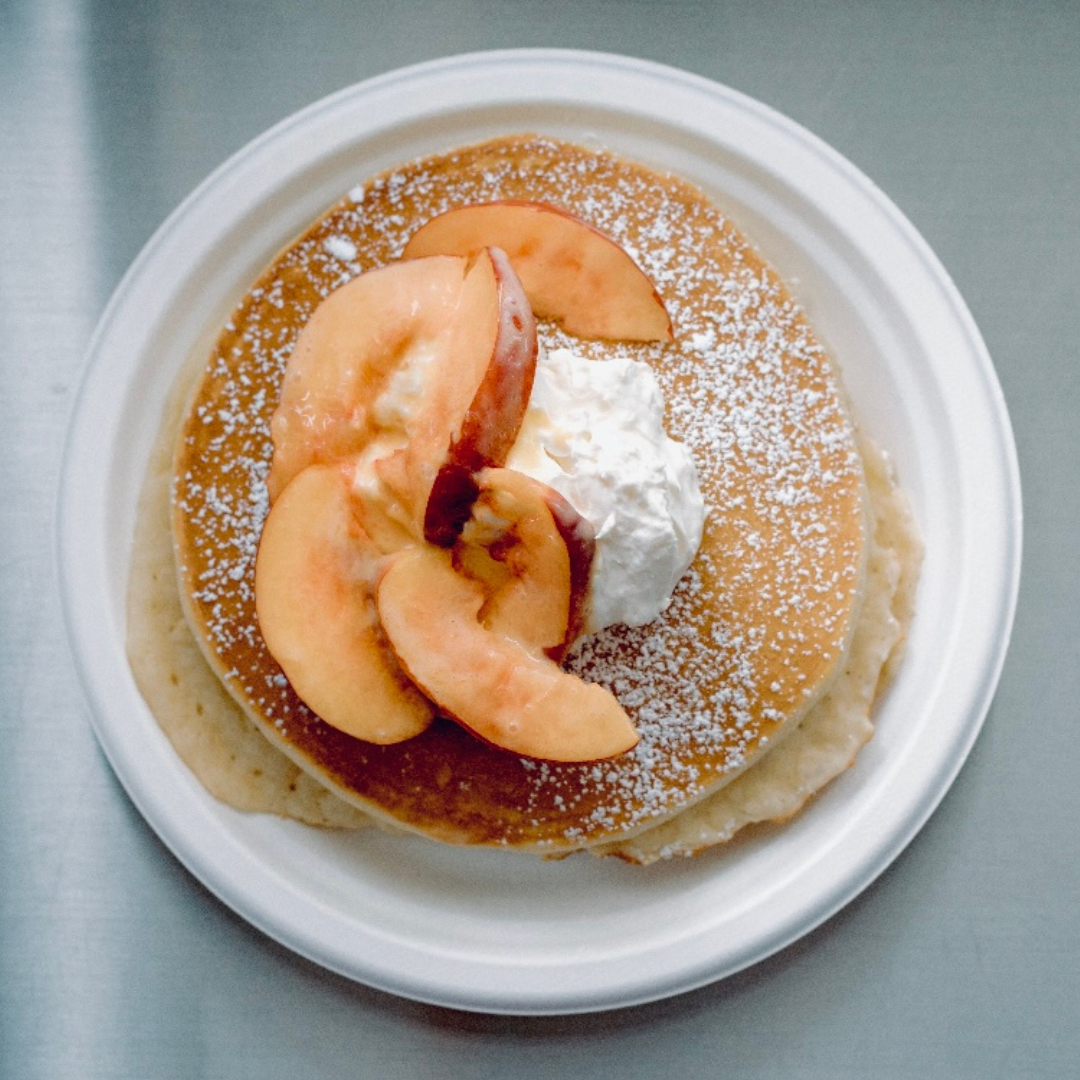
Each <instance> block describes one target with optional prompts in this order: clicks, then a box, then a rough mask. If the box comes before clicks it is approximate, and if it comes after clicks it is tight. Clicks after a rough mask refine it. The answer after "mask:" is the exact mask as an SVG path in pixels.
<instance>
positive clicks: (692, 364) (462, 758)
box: [129, 136, 919, 863]
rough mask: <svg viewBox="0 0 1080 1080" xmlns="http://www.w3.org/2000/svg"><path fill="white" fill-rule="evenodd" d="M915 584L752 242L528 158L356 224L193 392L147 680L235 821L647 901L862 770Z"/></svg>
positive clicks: (425, 182)
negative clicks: (374, 842)
mask: <svg viewBox="0 0 1080 1080" xmlns="http://www.w3.org/2000/svg"><path fill="white" fill-rule="evenodd" d="M196 365H197V366H196ZM918 561H919V542H918V538H917V535H916V532H915V529H914V526H913V523H912V519H911V515H910V511H909V509H908V506H907V503H906V500H905V498H904V496H903V494H902V492H901V491H900V490H899V489H898V488H897V486H896V483H895V480H894V478H893V477H892V475H891V471H890V469H889V466H888V462H887V459H886V458H885V456H884V455H883V454H882V453H881V452H880V451H879V450H877V449H876V448H875V447H874V446H873V445H872V444H871V443H870V441H869V440H868V439H866V438H865V437H863V436H862V434H861V433H860V432H859V431H858V429H857V426H856V424H855V422H854V421H853V419H852V417H851V415H850V411H849V409H848V407H847V403H846V399H845V397H844V391H843V387H842V385H841V382H840V377H839V374H838V372H837V371H836V369H835V368H834V366H833V364H832V362H831V360H830V358H829V356H828V354H827V352H826V351H825V349H824V348H823V346H822V345H821V343H820V342H819V341H818V340H817V339H816V337H815V335H814V332H813V330H812V328H811V327H810V326H809V324H808V322H807V320H806V318H805V315H804V314H803V313H802V311H801V310H800V308H799V307H798V305H797V304H796V303H795V301H794V300H793V298H792V296H791V295H790V294H789V292H788V290H787V288H786V287H785V285H784V284H783V282H782V281H781V280H780V279H779V277H778V276H777V275H776V273H775V272H774V271H773V270H772V269H771V268H770V267H769V266H768V265H767V264H766V263H765V262H764V261H763V260H762V258H761V257H760V256H759V255H758V254H757V253H756V251H755V250H754V248H753V247H752V246H751V244H750V242H749V241H748V240H747V239H746V238H745V237H744V236H743V235H742V234H741V233H740V232H739V231H738V229H737V228H736V227H735V225H734V224H733V223H732V222H730V221H729V220H728V219H726V218H725V217H724V215H723V214H722V212H721V211H720V210H719V209H718V208H717V207H716V206H715V205H714V204H713V203H712V202H711V201H710V200H709V199H708V198H707V197H706V196H705V195H704V194H702V193H701V192H700V191H698V190H697V189H696V188H694V187H692V186H691V185H689V184H687V183H686V182H684V181H682V180H680V179H679V178H677V177H674V176H670V175H666V174H661V173H658V172H655V171H653V170H651V169H648V168H646V167H644V166H642V165H638V164H636V163H632V162H629V161H627V160H625V159H623V158H620V157H618V156H616V155H614V154H611V153H609V152H607V151H600V150H594V149H587V148H584V147H581V146H577V145H574V144H570V143H566V142H561V141H557V140H553V139H549V138H543V137H536V136H509V137H502V138H498V139H493V140H491V141H489V142H486V143H482V144H478V145H475V146H469V147H464V148H460V149H457V150H454V151H451V152H448V153H444V154H439V155H435V156H432V157H428V158H425V159H422V160H418V161H414V162H410V163H406V164H403V165H401V166H400V167H399V168H397V169H395V170H392V171H390V172H388V173H385V174H382V175H380V176H377V177H375V178H373V179H371V180H369V181H368V182H367V183H365V184H363V185H360V186H358V187H357V188H355V189H353V190H352V191H351V192H349V194H348V196H347V197H346V198H345V199H344V200H343V201H342V202H341V203H339V204H338V205H337V206H335V207H333V208H331V209H330V210H329V211H328V212H327V213H326V214H325V215H324V216H323V217H322V218H320V219H319V220H318V221H317V222H316V223H315V224H313V225H312V226H311V227H310V228H309V229H308V230H307V231H306V232H305V233H304V234H303V235H302V236H300V237H299V238H297V239H296V240H294V241H293V242H292V243H290V244H289V245H288V246H287V247H286V248H285V249H284V250H283V251H282V252H281V253H280V254H279V255H278V256H277V257H276V258H275V259H274V261H273V262H272V263H271V265H270V266H269V267H268V268H267V269H266V270H265V272H264V273H263V274H262V276H261V277H260V278H259V280H258V281H257V282H255V283H254V285H253V286H252V287H251V289H250V290H249V291H248V292H247V294H246V295H245V296H244V298H243V299H242V300H241V302H240V303H239V305H238V306H237V308H236V310H235V311H234V313H233V315H232V317H231V319H230V321H229V323H228V324H227V325H226V327H225V328H224V329H223V331H222V333H221V335H220V337H219V340H218V343H217V345H216V348H215V349H214V351H213V354H212V355H211V356H210V358H209V360H208V361H207V359H206V358H197V360H196V361H195V363H194V365H193V367H192V370H191V371H190V372H188V373H187V376H186V378H185V379H184V380H181V382H180V383H179V384H178V387H177V389H176V391H175V393H174V400H173V402H172V405H171V407H170V410H169V415H168V416H167V418H166V422H165V423H164V425H163V429H162V437H161V441H160V444H159V447H158V448H157V452H156V456H155V458H154V460H153V461H152V462H151V467H150V470H149V472H148V476H147V481H146V486H145V490H144V497H143V502H142V505H141V507H140V516H139V524H138V530H137V535H136V539H135V546H134V557H133V567H132V576H131V586H130V590H129V654H130V657H131V661H132V667H133V670H134V672H135V675H136V678H137V680H138V682H139V685H140V688H141V690H142V692H143V694H144V696H145V697H146V699H147V701H148V703H149V704H150V706H151V709H152V710H153V712H154V714H155V716H156V717H157V718H158V720H159V722H160V723H161V725H162V727H163V729H164V730H165V731H166V733H167V734H168V735H169V737H170V739H171V740H172V742H173V744H174V746H176V748H177V750H178V752H179V754H180V756H181V757H182V758H183V759H184V761H186V762H187V763H188V765H189V766H190V767H191V769H192V771H193V772H194V773H195V775H196V776H198V777H199V779H200V780H201V782H202V783H203V784H204V785H205V786H206V787H207V789H208V790H209V791H210V792H211V793H212V794H214V795H215V796H216V797H218V798H220V799H223V800H224V801H226V802H229V803H230V804H232V805H234V806H237V807H239V808H241V809H247V810H262V811H269V812H275V813H281V814H285V815H288V816H292V817H295V818H297V819H299V820H301V821H305V822H308V823H310V824H313V825H326V826H339V827H353V826H356V827H359V826H361V825H365V824H369V823H376V824H383V825H387V826H389V827H392V828H397V829H403V830H406V831H409V832H413V833H419V834H422V835H425V836H428V837H431V838H434V839H437V840H441V841H446V842H449V843H455V844H469V845H485V846H496V847H504V848H509V849H516V850H522V851H535V852H539V853H543V854H547V855H561V854H566V853H569V852H573V851H577V850H588V851H590V852H593V853H595V854H611V855H617V856H620V857H622V858H624V859H627V860H629V861H632V862H640V863H648V862H652V861H654V860H656V859H658V858H661V857H665V856H670V855H674V854H692V853H697V852H699V851H701V850H703V849H705V848H707V847H710V846H712V845H714V844H717V843H720V842H722V841H724V840H726V839H728V838H730V837H731V836H732V835H733V834H734V833H735V832H736V831H738V829H740V828H741V827H743V826H744V825H746V824H750V823H753V822H760V821H769V820H780V819H783V818H786V817H788V816H790V815H791V814H793V813H795V812H796V811H797V810H798V809H799V808H800V807H801V806H802V805H803V804H804V803H805V802H806V801H807V800H808V799H809V798H810V797H811V796H812V795H813V794H815V793H816V792H818V791H819V790H820V789H821V788H822V787H823V786H824V785H826V784H827V783H828V782H829V780H831V779H833V778H834V777H835V776H836V775H837V774H838V773H840V772H841V771H843V769H844V768H846V767H847V766H848V765H849V764H850V763H851V762H852V761H853V760H854V758H855V755H856V754H857V752H858V749H859V747H860V746H861V745H862V744H863V743H864V742H865V741H866V740H867V739H868V738H869V737H870V734H871V733H872V720H871V714H872V709H873V705H874V701H875V699H876V698H877V697H878V695H879V694H880V693H881V691H882V689H883V688H884V686H885V685H886V684H887V682H888V679H889V677H890V674H891V672H892V670H893V668H894V666H895V664H896V663H897V661H898V657H899V654H900V649H901V645H902V641H903V637H904V633H905V628H906V625H907V622H908V620H909V619H910V617H911V610H912V596H913V592H914V583H915V579H916V576H917V568H918Z"/></svg>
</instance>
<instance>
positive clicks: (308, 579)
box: [255, 465, 434, 743]
mask: <svg viewBox="0 0 1080 1080" xmlns="http://www.w3.org/2000/svg"><path fill="white" fill-rule="evenodd" d="M380 557H381V552H380V551H379V549H378V548H377V547H376V546H375V545H374V544H373V543H372V541H371V540H370V539H369V538H368V536H367V534H366V533H365V532H364V530H363V528H362V527H361V526H360V524H359V522H358V521H357V518H356V515H355V514H354V509H353V499H352V496H351V495H350V474H349V470H348V469H347V468H345V467H343V466H341V465H311V466H309V467H308V468H306V469H304V470H303V471H302V472H300V473H298V474H297V476H296V477H295V478H294V479H293V480H292V482H291V483H290V484H289V485H288V486H287V487H286V488H285V490H284V491H283V492H282V493H281V494H280V496H279V497H278V499H277V501H276V502H275V503H274V505H273V508H272V509H271V511H270V514H269V515H268V517H267V519H266V523H265V525H264V527H263V532H262V538H261V539H260V541H259V551H258V555H257V557H256V562H255V610H256V614H257V616H258V620H259V628H260V630H261V631H262V636H263V639H264V641H265V642H266V647H267V648H268V649H269V650H270V654H271V656H273V657H274V659H275V660H276V661H277V662H278V664H280V665H281V669H282V671H283V672H284V673H285V675H286V677H287V678H288V680H289V682H290V683H292V685H293V688H294V689H295V690H296V692H297V694H298V695H299V696H300V698H301V700H302V701H303V702H304V703H305V704H306V705H307V706H308V707H309V708H310V709H311V710H312V711H313V712H315V713H316V714H317V715H318V716H319V717H321V718H322V719H323V720H325V721H326V723H328V724H330V725H332V726H333V727H336V728H339V729H340V730H341V731H344V732H346V733H347V734H349V735H354V736H355V737H356V738H359V739H365V740H367V741H368V742H373V743H394V742H400V741H402V740H403V739H409V738H412V736H414V735H418V734H419V733H420V732H421V731H423V730H424V729H425V728H426V727H427V726H428V725H429V724H430V723H431V721H432V719H433V717H434V711H433V709H432V706H431V703H430V702H429V701H427V700H425V699H424V697H423V695H422V694H421V693H420V692H419V691H418V690H417V689H416V687H415V686H413V685H412V683H410V682H409V680H408V678H407V677H406V676H405V674H404V672H402V670H401V668H400V666H399V665H398V663H397V661H396V659H395V657H394V654H393V652H392V651H391V650H390V649H389V647H388V645H387V643H386V640H385V638H384V637H383V635H382V631H381V629H380V627H379V621H378V615H377V612H376V608H375V602H374V596H373V591H372V583H373V581H374V578H375V576H376V573H377V570H378V567H379V559H380Z"/></svg>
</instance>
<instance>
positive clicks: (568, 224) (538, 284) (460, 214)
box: [405, 200, 672, 341]
mask: <svg viewBox="0 0 1080 1080" xmlns="http://www.w3.org/2000/svg"><path fill="white" fill-rule="evenodd" d="M485 247H499V248H502V249H503V250H504V251H505V252H506V254H507V255H508V256H509V257H510V261H511V263H513V265H514V269H515V270H516V271H517V273H518V276H519V277H520V278H521V282H522V284H523V285H524V287H525V293H526V295H527V296H528V297H529V301H530V303H531V304H532V307H533V311H535V312H536V314H537V315H539V316H540V317H541V318H551V319H556V320H558V321H559V322H561V323H562V325H563V327H564V329H565V330H566V331H567V332H568V333H571V334H575V335H577V336H578V337H584V338H606V339H609V340H625V341H670V340H671V337H672V330H671V319H670V318H669V316H668V313H667V309H666V308H665V307H664V302H663V300H661V299H660V295H659V294H658V293H657V291H656V288H655V286H654V285H653V283H652V281H651V280H650V279H649V277H648V275H647V274H646V273H645V272H644V271H643V270H642V269H641V267H640V266H638V264H637V263H636V262H635V261H634V259H633V258H632V257H631V256H630V254H629V253H628V252H627V251H626V250H625V249H624V248H623V247H621V246H620V245H619V244H617V243H616V242H615V241H614V240H612V239H610V238H609V237H608V236H606V235H604V233H602V232H600V231H599V230H598V229H595V228H593V226H591V225H589V224H588V223H587V222H585V221H582V220H581V219H580V218H578V217H576V216H574V215H573V214H571V213H568V212H567V211H565V210H561V209H559V208H558V207H555V206H549V205H547V204H545V203H535V202H518V201H514V200H506V201H499V202H491V203H478V204H471V205H468V206H460V207H455V208H454V209H452V210H447V211H446V212H445V213H442V214H439V215H438V216H437V217H434V218H432V219H431V220H430V221H428V222H426V223H425V224H424V225H421V226H420V228H419V229H418V230H417V231H416V232H415V233H413V235H412V237H411V238H410V239H409V242H408V243H407V244H406V246H405V258H407V259H411V258H419V257H422V256H429V255H470V254H474V253H476V252H478V251H481V250H483V249H484V248H485Z"/></svg>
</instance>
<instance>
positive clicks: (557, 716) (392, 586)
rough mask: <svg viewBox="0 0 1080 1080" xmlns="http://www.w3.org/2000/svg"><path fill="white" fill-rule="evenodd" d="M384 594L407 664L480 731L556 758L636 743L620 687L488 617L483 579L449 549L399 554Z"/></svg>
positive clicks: (508, 746)
mask: <svg viewBox="0 0 1080 1080" xmlns="http://www.w3.org/2000/svg"><path fill="white" fill-rule="evenodd" d="M375 595H376V602H377V604H378V609H379V618H380V619H381V621H382V625H383V629H384V630H385V632H386V636H387V637H388V638H389V640H390V644H391V646H392V648H393V650H394V652H395V653H396V655H397V657H398V660H399V661H400V663H401V665H402V667H403V668H404V669H405V670H406V671H407V672H408V674H409V676H410V678H412V680H413V681H414V682H415V683H416V684H417V686H419V687H420V689H421V690H423V691H424V693H425V694H427V695H428V697H430V698H431V699H432V700H433V701H434V702H435V703H436V705H438V706H439V708H440V710H441V711H443V712H445V713H446V714H447V715H448V716H449V717H451V718H452V719H454V720H456V721H457V722H458V723H460V724H461V725H462V726H464V727H466V728H468V729H469V730H470V731H472V732H473V734H475V735H477V736H478V737H479V738H481V739H483V740H485V741H486V742H489V743H491V744H493V745H494V746H498V747H501V748H502V749H504V750H508V751H511V752H512V753H515V754H521V755H523V756H525V757H534V758H540V759H544V760H548V761H595V760H600V759H603V758H610V757H616V756H617V755H619V754H622V753H625V752H626V751H627V750H629V749H631V748H632V747H633V746H634V745H636V743H637V741H638V736H637V732H636V731H635V730H634V727H633V725H632V724H631V723H630V719H629V717H628V716H627V715H626V713H625V711H624V710H623V708H622V706H621V705H620V704H619V703H618V701H617V700H616V699H615V697H614V696H613V695H612V694H611V693H609V692H608V691H607V690H605V689H604V688H603V687H601V686H598V685H596V684H594V683H587V682H585V681H584V680H582V679H579V678H578V677H577V676H576V675H572V674H570V673H569V672H566V671H563V670H562V668H560V667H559V665H558V664H556V663H555V662H554V661H552V660H549V659H548V658H547V657H545V656H542V655H540V656H538V655H536V654H535V653H533V652H530V651H529V650H528V649H526V648H525V647H524V646H523V645H521V644H519V643H518V642H516V641H513V640H512V639H511V638H508V637H506V636H505V635H503V634H498V633H493V632H492V631H491V630H488V629H485V628H484V627H483V626H482V625H481V624H480V621H479V616H480V610H481V608H482V607H483V604H484V588H483V585H482V584H481V583H480V582H478V581H474V580H471V579H470V578H467V577H465V576H464V575H462V574H459V573H457V572H456V571H455V569H454V566H453V561H452V557H451V555H450V553H449V552H448V551H445V550H443V549H440V548H437V547H434V546H432V545H423V546H418V547H410V548H406V549H404V550H402V551H400V552H398V553H397V554H395V555H392V556H390V557H389V558H388V560H387V562H386V564H385V570H384V571H383V574H382V576H381V577H380V579H379V581H378V583H377V585H376V593H375Z"/></svg>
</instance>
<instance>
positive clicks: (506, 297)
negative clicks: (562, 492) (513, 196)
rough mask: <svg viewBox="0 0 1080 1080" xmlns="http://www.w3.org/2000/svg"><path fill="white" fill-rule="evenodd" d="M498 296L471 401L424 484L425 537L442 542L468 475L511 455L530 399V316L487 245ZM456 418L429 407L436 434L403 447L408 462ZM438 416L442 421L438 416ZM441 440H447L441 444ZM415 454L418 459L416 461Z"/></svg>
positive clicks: (449, 540)
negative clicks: (489, 341)
mask: <svg viewBox="0 0 1080 1080" xmlns="http://www.w3.org/2000/svg"><path fill="white" fill-rule="evenodd" d="M486 255H487V259H486V260H485V261H487V262H488V263H489V264H490V268H491V271H492V273H493V274H494V277H495V284H496V289H497V294H498V301H497V303H498V329H497V332H496V334H495V342H494V345H493V347H492V350H491V356H490V359H489V362H488V364H487V367H486V368H485V370H484V373H483V376H482V378H481V379H480V382H479V385H478V386H477V387H476V391H475V393H474V394H473V397H472V400H471V401H470V402H469V404H468V407H467V408H466V409H465V411H464V415H462V416H461V417H460V421H459V422H458V423H457V426H456V428H453V429H451V431H450V432H449V433H448V434H449V448H448V449H446V450H445V454H444V456H443V458H442V460H441V464H440V466H439V469H438V472H437V473H436V474H435V477H434V479H433V480H432V482H431V485H430V487H429V488H428V489H427V501H426V504H425V507H424V538H425V539H426V540H428V541H429V542H430V543H433V544H438V545H440V546H442V547H448V546H450V545H451V544H453V542H454V541H455V540H456V539H457V536H458V534H459V533H460V532H461V528H462V526H463V525H464V523H465V520H466V519H467V518H468V516H469V509H470V507H471V505H472V501H473V499H474V498H475V496H476V485H475V483H474V481H473V479H472V478H473V474H474V473H476V472H477V471H478V470H480V469H483V468H485V467H487V466H492V465H501V464H502V463H503V462H504V461H505V460H506V458H507V456H508V455H509V453H510V450H511V448H512V447H513V445H514V441H515V440H516V439H517V435H518V431H519V430H520V428H521V421H522V419H523V417H524V416H525V410H526V409H527V408H528V405H529V395H530V394H531V393H532V385H533V377H534V375H535V374H536V360H537V354H538V352H539V342H538V340H537V336H536V320H535V319H534V318H533V313H532V308H531V307H530V306H529V301H528V299H527V298H526V296H525V291H524V289H523V288H522V287H521V282H520V281H519V280H518V276H517V274H516V273H515V272H514V269H513V267H512V266H511V264H510V260H509V259H508V258H507V257H506V255H505V254H504V253H503V252H502V251H500V250H499V249H498V248H489V249H487V251H486ZM451 419H455V420H456V419H457V417H456V415H453V414H452V413H451V409H450V408H449V407H446V406H444V407H442V408H439V407H433V408H432V410H431V420H432V424H433V426H434V429H435V431H436V432H438V434H437V435H436V436H435V437H434V439H433V440H432V441H431V442H430V443H429V447H430V449H427V448H424V447H421V448H420V449H419V451H416V449H415V447H414V448H413V449H412V450H410V451H408V452H407V456H406V459H405V462H406V466H408V465H412V466H413V468H421V469H422V468H423V466H424V465H425V464H428V463H430V462H431V461H432V460H433V459H434V457H435V452H436V449H437V447H438V446H439V445H440V440H446V439H447V432H446V425H445V421H447V420H451ZM440 421H443V422H444V423H443V425H442V426H440V424H439V422H440ZM442 445H444V446H445V443H443V444H442ZM417 459H419V461H418V460H417Z"/></svg>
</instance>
